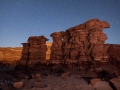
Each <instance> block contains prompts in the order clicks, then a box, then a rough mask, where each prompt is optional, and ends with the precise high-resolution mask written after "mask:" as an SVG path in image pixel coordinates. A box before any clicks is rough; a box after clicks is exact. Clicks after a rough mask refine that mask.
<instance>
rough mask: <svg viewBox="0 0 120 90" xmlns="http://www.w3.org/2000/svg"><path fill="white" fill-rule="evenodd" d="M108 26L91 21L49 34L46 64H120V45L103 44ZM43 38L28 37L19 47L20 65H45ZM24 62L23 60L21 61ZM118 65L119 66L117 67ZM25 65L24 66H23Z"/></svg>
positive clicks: (104, 22) (45, 48) (44, 39)
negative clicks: (20, 54)
mask: <svg viewBox="0 0 120 90" xmlns="http://www.w3.org/2000/svg"><path fill="white" fill-rule="evenodd" d="M109 27H110V25H109V23H108V22H106V21H101V20H99V19H91V20H88V21H86V22H85V23H83V24H80V25H77V26H75V27H71V28H69V29H67V30H66V31H61V32H53V33H52V34H51V35H50V36H51V37H52V39H53V43H52V46H51V48H50V47H49V48H50V49H51V50H50V51H51V53H50V59H49V62H50V64H65V65H68V66H69V65H70V66H71V65H72V66H73V65H75V66H78V67H82V66H87V67H89V66H99V65H106V64H110V63H113V62H114V61H115V62H116V61H117V62H119V61H120V57H119V56H120V53H119V49H120V45H113V44H105V41H106V40H107V35H106V34H105V33H104V32H103V29H104V28H109ZM47 40H48V39H47V38H45V37H44V36H34V37H29V39H28V43H22V44H23V51H22V57H21V61H25V63H26V62H27V64H28V66H30V67H31V66H34V65H35V64H38V63H42V64H43V63H47V62H46V59H45V58H46V51H47V47H46V45H45V44H46V41H47ZM24 59H25V60H24ZM117 64H118V65H119V63H117ZM24 65H25V64H24Z"/></svg>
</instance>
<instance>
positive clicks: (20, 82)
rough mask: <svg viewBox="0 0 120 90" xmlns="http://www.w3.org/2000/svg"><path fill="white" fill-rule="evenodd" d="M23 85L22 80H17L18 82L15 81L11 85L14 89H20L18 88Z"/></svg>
mask: <svg viewBox="0 0 120 90" xmlns="http://www.w3.org/2000/svg"><path fill="white" fill-rule="evenodd" d="M23 85H24V82H22V81H19V82H15V83H14V84H13V87H14V88H15V89H20V88H22V87H23Z"/></svg>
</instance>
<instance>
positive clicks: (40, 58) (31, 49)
mask: <svg viewBox="0 0 120 90" xmlns="http://www.w3.org/2000/svg"><path fill="white" fill-rule="evenodd" d="M47 40H48V39H47V38H46V37H44V36H31V37H29V38H28V43H22V45H23V50H22V56H21V60H20V61H19V64H22V65H23V66H26V65H28V66H29V67H33V66H34V65H36V64H37V63H42V64H44V63H46V51H47V45H46V41H47Z"/></svg>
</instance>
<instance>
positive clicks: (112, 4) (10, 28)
mask: <svg viewBox="0 0 120 90" xmlns="http://www.w3.org/2000/svg"><path fill="white" fill-rule="evenodd" d="M92 18H99V19H100V20H105V21H107V22H109V23H110V26H111V27H110V28H108V29H104V32H105V33H106V34H107V37H108V40H107V41H106V43H116V44H120V0H0V46H1V47H6V46H12V47H15V46H22V45H21V43H23V42H26V41H27V39H28V37H29V36H40V35H44V36H46V37H47V38H48V39H50V40H49V41H52V38H51V37H50V34H51V33H52V32H57V31H61V30H66V29H68V28H70V27H72V26H76V25H78V24H81V23H84V22H85V21H87V20H88V19H92Z"/></svg>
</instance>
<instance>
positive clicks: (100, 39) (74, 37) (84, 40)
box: [60, 19, 110, 64]
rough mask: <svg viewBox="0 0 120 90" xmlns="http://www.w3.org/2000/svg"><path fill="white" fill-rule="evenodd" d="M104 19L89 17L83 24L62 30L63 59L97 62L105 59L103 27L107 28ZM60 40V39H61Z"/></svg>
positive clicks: (75, 61) (73, 61)
mask: <svg viewBox="0 0 120 90" xmlns="http://www.w3.org/2000/svg"><path fill="white" fill-rule="evenodd" d="M109 27H110V25H109V23H107V22H106V21H100V20H99V19H91V20H88V21H86V22H85V23H83V24H80V25H78V26H75V27H72V28H69V29H68V30H66V31H65V32H63V37H62V38H63V39H62V38H61V39H60V40H63V47H62V48H63V60H64V63H65V64H68V63H80V64H83V63H88V62H91V61H94V62H98V61H102V60H103V59H104V58H105V59H106V60H107V59H108V58H107V57H108V56H105V55H108V54H107V52H106V53H105V51H104V42H105V41H106V40H107V36H106V34H104V32H103V28H109ZM61 42H62V41H61Z"/></svg>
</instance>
